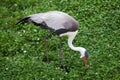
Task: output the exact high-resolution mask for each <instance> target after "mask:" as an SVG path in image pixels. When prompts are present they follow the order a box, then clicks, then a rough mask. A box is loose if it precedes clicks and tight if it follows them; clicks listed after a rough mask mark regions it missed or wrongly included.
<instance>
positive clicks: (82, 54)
mask: <svg viewBox="0 0 120 80" xmlns="http://www.w3.org/2000/svg"><path fill="white" fill-rule="evenodd" d="M77 32H78V31H75V32H67V33H64V34H61V35H60V36H64V35H68V46H69V47H70V48H71V49H72V50H74V51H79V52H80V53H81V56H80V58H82V57H84V53H85V51H86V50H85V48H83V47H75V46H73V44H72V42H73V40H74V38H75V36H76V34H77Z"/></svg>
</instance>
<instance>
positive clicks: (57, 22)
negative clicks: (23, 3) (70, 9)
mask: <svg viewBox="0 0 120 80" xmlns="http://www.w3.org/2000/svg"><path fill="white" fill-rule="evenodd" d="M30 21H31V22H33V23H34V24H35V25H37V26H41V27H42V28H45V29H50V30H53V31H55V32H56V31H58V34H62V33H65V32H70V31H76V30H77V29H78V22H77V21H76V20H75V19H74V18H73V17H71V16H69V15H68V14H66V13H64V12H60V11H49V12H45V13H38V14H33V15H30V16H27V17H25V18H24V19H22V20H20V21H19V22H18V23H27V22H30ZM59 30H60V31H59ZM61 30H62V32H61Z"/></svg>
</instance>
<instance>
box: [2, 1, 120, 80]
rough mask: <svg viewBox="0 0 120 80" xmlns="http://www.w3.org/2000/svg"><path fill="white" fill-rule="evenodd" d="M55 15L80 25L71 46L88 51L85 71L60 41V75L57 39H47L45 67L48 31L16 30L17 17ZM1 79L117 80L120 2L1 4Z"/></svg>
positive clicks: (20, 27) (119, 69)
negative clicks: (55, 12) (64, 15)
mask: <svg viewBox="0 0 120 80" xmlns="http://www.w3.org/2000/svg"><path fill="white" fill-rule="evenodd" d="M51 10H59V11H63V12H66V13H68V14H69V15H71V16H73V17H74V18H75V19H76V20H78V22H79V32H78V34H77V36H76V38H75V40H74V45H75V46H82V47H85V48H86V49H87V50H88V52H89V69H88V70H87V71H85V68H84V64H83V61H82V60H81V59H80V58H79V56H80V53H79V52H74V51H72V50H71V49H70V48H69V47H68V45H67V37H63V52H64V57H65V65H66V67H67V68H68V69H69V72H65V71H63V70H61V68H60V65H61V60H60V59H59V56H58V52H59V39H58V37H57V36H53V37H51V38H50V39H48V41H47V44H48V45H49V46H48V47H49V56H50V63H46V62H44V60H45V58H46V57H45V49H44V43H43V42H44V40H43V36H44V35H45V34H49V31H47V30H42V29H41V28H39V27H36V26H34V25H33V24H28V25H15V24H16V23H17V21H18V20H20V19H21V18H23V17H25V16H27V15H30V14H35V13H39V12H46V11H51ZM0 80H120V1H119V0H1V2H0Z"/></svg>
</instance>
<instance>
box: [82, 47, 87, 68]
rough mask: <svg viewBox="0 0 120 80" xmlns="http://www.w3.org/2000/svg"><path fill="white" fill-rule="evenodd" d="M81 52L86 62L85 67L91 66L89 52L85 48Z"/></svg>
mask: <svg viewBox="0 0 120 80" xmlns="http://www.w3.org/2000/svg"><path fill="white" fill-rule="evenodd" d="M80 53H81V56H80V58H82V59H83V61H84V64H85V68H86V69H87V68H88V67H89V65H88V52H87V51H86V50H85V49H82V50H81V51H80Z"/></svg>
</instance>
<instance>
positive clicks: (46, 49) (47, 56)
mask: <svg viewBox="0 0 120 80" xmlns="http://www.w3.org/2000/svg"><path fill="white" fill-rule="evenodd" d="M51 36H52V33H50V34H49V35H46V36H44V45H45V51H46V58H47V62H49V55H48V46H47V43H46V40H47V39H48V37H51Z"/></svg>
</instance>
